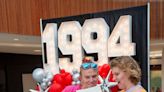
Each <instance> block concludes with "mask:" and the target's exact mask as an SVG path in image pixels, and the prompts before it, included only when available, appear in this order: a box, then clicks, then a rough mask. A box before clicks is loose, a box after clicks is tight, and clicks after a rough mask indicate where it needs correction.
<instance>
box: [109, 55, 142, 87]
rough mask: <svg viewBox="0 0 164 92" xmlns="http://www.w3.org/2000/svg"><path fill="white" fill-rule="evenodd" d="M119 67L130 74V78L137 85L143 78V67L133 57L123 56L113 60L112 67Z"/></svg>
mask: <svg viewBox="0 0 164 92" xmlns="http://www.w3.org/2000/svg"><path fill="white" fill-rule="evenodd" d="M113 67H118V68H120V69H121V70H123V71H125V72H126V73H128V74H129V79H130V81H131V82H132V83H134V84H135V85H136V84H137V83H138V82H139V81H140V80H141V69H140V67H139V65H138V63H137V62H136V60H134V59H133V58H132V57H129V56H121V57H117V58H114V59H113V60H111V68H113Z"/></svg>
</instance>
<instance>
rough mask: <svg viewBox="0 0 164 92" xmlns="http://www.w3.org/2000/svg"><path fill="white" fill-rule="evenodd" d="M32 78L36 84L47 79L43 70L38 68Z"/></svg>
mask: <svg viewBox="0 0 164 92" xmlns="http://www.w3.org/2000/svg"><path fill="white" fill-rule="evenodd" d="M32 77H33V79H34V80H35V81H36V82H39V83H41V82H42V80H43V78H44V77H45V72H44V70H43V69H42V68H36V69H35V70H34V71H33V73H32Z"/></svg>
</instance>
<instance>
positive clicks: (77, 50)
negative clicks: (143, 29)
mask: <svg viewBox="0 0 164 92" xmlns="http://www.w3.org/2000/svg"><path fill="white" fill-rule="evenodd" d="M131 23H132V18H131V16H130V15H124V16H120V18H119V20H118V22H117V24H116V25H115V27H114V29H113V31H112V33H111V34H110V35H109V31H110V30H109V28H110V27H109V26H108V24H107V23H106V21H105V20H104V19H103V18H93V19H87V20H85V22H84V24H83V26H81V25H80V23H79V22H78V21H67V22H62V23H61V25H60V27H59V29H57V24H56V23H48V24H47V25H46V27H45V29H44V31H43V33H42V42H43V43H46V46H47V47H46V50H47V56H46V57H47V63H45V62H44V63H43V64H44V68H45V69H46V70H47V69H50V71H52V72H53V73H54V74H56V73H58V72H59V68H62V69H65V70H67V71H68V72H71V71H72V69H75V68H76V69H78V68H79V67H80V65H81V63H82V58H83V57H84V51H83V50H85V52H86V53H88V54H90V53H97V55H98V60H97V61H96V63H98V64H99V65H103V64H105V63H108V57H117V56H131V55H135V43H134V42H132V34H131V32H132V28H131V25H132V24H131ZM94 34H96V35H97V37H96V38H94ZM118 41H119V43H118ZM58 48H59V49H60V50H61V52H62V54H63V55H72V57H73V59H72V62H71V61H70V59H69V58H59V59H57V58H58V57H57V56H58ZM58 62H59V63H58Z"/></svg>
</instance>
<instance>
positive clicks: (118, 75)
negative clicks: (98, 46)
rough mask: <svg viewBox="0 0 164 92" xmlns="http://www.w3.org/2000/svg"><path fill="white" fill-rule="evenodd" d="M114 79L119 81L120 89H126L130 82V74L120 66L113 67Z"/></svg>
mask: <svg viewBox="0 0 164 92" xmlns="http://www.w3.org/2000/svg"><path fill="white" fill-rule="evenodd" d="M112 73H113V79H114V80H115V81H116V82H118V87H119V89H126V87H127V85H128V84H127V83H129V81H130V80H129V75H128V74H127V73H126V72H125V71H124V70H122V69H120V68H118V67H113V68H112Z"/></svg>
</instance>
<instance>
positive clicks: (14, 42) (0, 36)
mask: <svg viewBox="0 0 164 92" xmlns="http://www.w3.org/2000/svg"><path fill="white" fill-rule="evenodd" d="M0 52H4V53H18V54H32V55H41V38H40V36H25V35H16V34H5V33H0Z"/></svg>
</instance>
